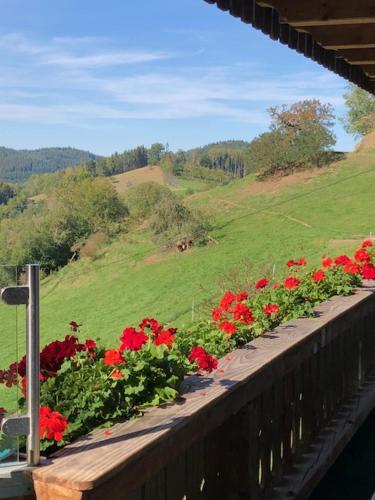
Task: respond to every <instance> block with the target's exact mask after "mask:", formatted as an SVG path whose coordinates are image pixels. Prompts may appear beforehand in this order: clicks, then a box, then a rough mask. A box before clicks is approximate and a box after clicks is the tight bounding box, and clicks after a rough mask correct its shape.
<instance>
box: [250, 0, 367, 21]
mask: <svg viewBox="0 0 375 500" xmlns="http://www.w3.org/2000/svg"><path fill="white" fill-rule="evenodd" d="M258 4H259V5H262V6H267V7H274V8H275V9H276V10H277V11H278V12H279V14H280V16H282V18H283V19H284V20H285V21H287V22H288V24H290V25H292V26H320V25H325V26H331V25H335V24H339V25H340V24H344V25H346V24H354V23H361V24H366V23H370V24H373V23H375V4H374V2H369V1H368V0H357V1H356V2H353V1H351V0H314V1H311V0H298V2H296V1H295V0H265V1H258Z"/></svg>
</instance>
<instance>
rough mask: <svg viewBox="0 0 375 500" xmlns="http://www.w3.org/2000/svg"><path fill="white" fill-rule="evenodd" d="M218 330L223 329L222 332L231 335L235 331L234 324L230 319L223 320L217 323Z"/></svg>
mask: <svg viewBox="0 0 375 500" xmlns="http://www.w3.org/2000/svg"><path fill="white" fill-rule="evenodd" d="M219 330H223V332H225V333H228V335H233V334H235V333H236V325H235V324H234V323H231V322H230V321H223V322H222V323H220V325H219Z"/></svg>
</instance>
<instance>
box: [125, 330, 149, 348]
mask: <svg viewBox="0 0 375 500" xmlns="http://www.w3.org/2000/svg"><path fill="white" fill-rule="evenodd" d="M120 341H121V346H120V351H124V350H125V349H130V350H131V351H139V349H142V346H143V345H144V344H146V342H147V341H148V336H147V335H146V334H145V332H142V331H139V332H137V330H136V329H135V328H125V330H124V331H123V332H122V335H121V337H120Z"/></svg>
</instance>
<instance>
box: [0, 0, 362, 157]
mask: <svg viewBox="0 0 375 500" xmlns="http://www.w3.org/2000/svg"><path fill="white" fill-rule="evenodd" d="M0 58H1V65H0V125H1V129H0V131H1V136H0V137H1V138H0V145H4V146H8V147H14V148H37V147H44V146H72V147H78V148H82V149H88V150H90V151H93V152H95V153H98V154H110V153H112V152H114V151H123V150H125V149H128V148H130V147H134V146H136V145H138V144H145V145H147V146H148V145H150V144H151V143H153V142H163V143H167V142H168V143H169V145H170V147H171V149H178V148H183V149H185V148H189V147H193V146H198V145H203V144H205V143H208V142H214V141H218V140H222V139H245V140H250V139H251V138H253V137H254V136H256V135H257V134H259V133H261V132H263V131H265V130H267V127H268V124H269V119H268V115H267V112H266V109H267V108H268V107H270V106H277V105H281V104H284V103H285V104H290V103H292V102H294V101H296V100H300V99H307V98H318V99H321V100H322V101H324V102H331V103H332V104H333V105H334V107H335V111H336V115H337V116H341V115H343V114H344V112H345V108H344V105H343V99H342V94H343V92H344V91H345V88H346V85H347V84H346V82H345V81H344V80H343V79H341V78H340V77H338V76H336V75H334V74H333V73H330V72H329V71H328V70H325V69H324V68H322V67H320V66H319V65H317V64H316V63H314V62H312V61H309V60H308V59H305V58H304V57H303V56H302V55H300V54H297V53H295V52H294V51H292V50H290V49H288V48H286V47H284V46H282V45H281V44H279V43H277V42H273V41H272V40H270V39H269V38H268V37H266V36H265V35H263V34H262V33H261V32H258V31H256V30H254V29H253V28H250V27H249V26H247V25H245V24H243V23H241V22H240V21H239V20H238V19H234V18H232V17H231V16H230V15H229V14H228V13H225V12H222V11H220V10H218V9H217V8H216V7H215V6H212V5H209V4H207V3H206V2H204V1H203V0H177V1H176V0H136V1H134V0H107V1H106V2H103V1H102V0H79V1H78V0H59V1H51V0H2V2H1V24H0ZM335 131H336V134H337V137H338V144H337V148H338V149H340V150H350V149H351V148H352V147H353V144H354V142H353V139H352V138H351V137H350V136H348V135H347V134H346V133H345V132H344V130H343V129H342V127H341V126H340V125H337V126H336V130H335Z"/></svg>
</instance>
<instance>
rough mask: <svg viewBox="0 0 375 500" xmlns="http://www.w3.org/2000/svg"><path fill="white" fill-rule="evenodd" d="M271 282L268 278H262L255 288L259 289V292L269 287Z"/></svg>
mask: <svg viewBox="0 0 375 500" xmlns="http://www.w3.org/2000/svg"><path fill="white" fill-rule="evenodd" d="M268 283H269V281H268V279H267V278H261V279H260V280H259V281H257V283H256V285H255V288H257V289H258V290H259V289H260V288H264V287H266V286H267V285H268Z"/></svg>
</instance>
